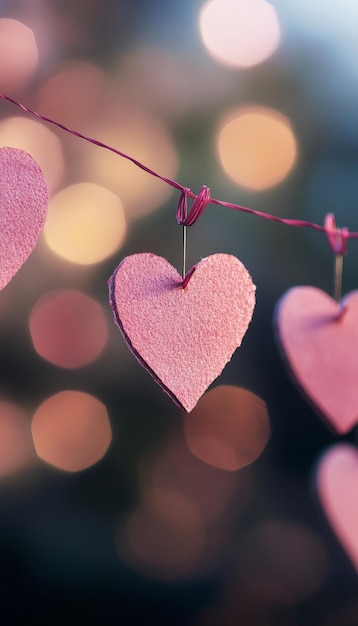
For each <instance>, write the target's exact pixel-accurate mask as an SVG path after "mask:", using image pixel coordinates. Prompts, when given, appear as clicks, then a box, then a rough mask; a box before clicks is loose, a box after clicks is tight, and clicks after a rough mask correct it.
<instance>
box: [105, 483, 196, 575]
mask: <svg viewBox="0 0 358 626" xmlns="http://www.w3.org/2000/svg"><path fill="white" fill-rule="evenodd" d="M117 545H118V551H119V554H120V556H122V557H123V558H124V559H125V560H126V561H128V563H129V564H130V565H131V566H132V567H133V568H135V569H136V570H138V571H141V572H143V573H144V574H146V575H148V576H150V577H153V578H156V579H159V580H175V579H177V578H182V577H183V576H186V575H187V574H188V573H190V571H191V570H192V569H193V567H194V566H195V565H196V563H197V561H198V559H199V557H200V556H201V554H202V552H203V549H204V546H205V527H204V525H203V522H202V519H201V516H200V513H199V511H198V509H197V507H196V506H195V504H194V503H193V502H192V501H190V500H189V499H188V498H187V497H186V496H184V495H183V494H181V493H179V492H176V491H173V490H158V491H157V492H156V494H155V498H152V500H151V502H150V505H148V504H147V505H145V506H142V507H139V508H138V509H136V510H135V511H134V512H133V513H132V514H131V515H130V516H129V518H128V520H127V524H126V528H125V533H124V536H122V535H121V533H119V532H118V535H117Z"/></svg>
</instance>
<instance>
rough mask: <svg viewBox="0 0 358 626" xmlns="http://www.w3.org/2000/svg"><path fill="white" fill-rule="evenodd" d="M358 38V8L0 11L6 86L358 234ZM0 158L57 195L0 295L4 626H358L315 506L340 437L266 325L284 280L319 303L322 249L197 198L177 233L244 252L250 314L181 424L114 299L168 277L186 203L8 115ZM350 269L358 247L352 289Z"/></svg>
mask: <svg viewBox="0 0 358 626" xmlns="http://www.w3.org/2000/svg"><path fill="white" fill-rule="evenodd" d="M357 27H358V5H357V3H356V2H355V1H354V0H341V1H340V2H339V3H338V2H336V1H334V0H315V2H310V1H309V0H300V2H287V1H284V0H272V1H271V2H266V1H265V0H181V2H165V1H164V0H151V1H148V0H106V1H105V2H101V1H100V0H76V1H73V0H0V91H1V92H3V93H5V94H7V95H8V96H11V97H13V98H15V99H17V100H19V101H20V102H22V103H24V104H26V105H27V106H30V107H32V108H33V109H35V110H36V111H38V112H40V113H42V114H43V115H46V116H49V117H51V118H54V119H55V120H57V121H59V122H61V123H63V124H65V125H67V126H70V127H71V128H74V129H76V130H78V131H80V132H81V133H84V134H87V135H90V136H92V137H95V138H96V139H98V140H100V141H103V142H106V143H109V144H110V145H112V146H114V147H116V148H117V149H119V150H121V151H123V152H126V153H128V154H129V155H131V156H133V157H135V158H136V159H138V160H140V161H142V162H143V163H144V164H145V165H147V166H149V167H151V168H152V169H154V170H155V171H157V172H159V173H160V174H161V175H163V176H165V177H169V178H172V179H173V178H174V179H175V180H178V181H179V182H180V183H181V184H183V185H185V186H187V187H190V188H191V189H192V190H193V191H194V192H197V191H198V190H199V189H200V187H201V186H202V185H203V184H206V185H208V186H209V187H210V188H211V192H212V196H214V197H215V198H219V199H221V200H225V201H229V202H235V203H238V204H242V205H246V206H249V207H251V208H253V209H257V210H261V211H266V212H268V213H272V214H275V215H278V216H284V217H292V218H297V219H305V220H310V221H314V222H318V223H321V224H323V221H324V217H325V215H326V214H327V213H328V212H334V213H335V216H336V221H337V224H338V225H339V226H344V225H346V226H348V227H349V228H350V230H352V231H357V230H358V216H357V211H356V207H357V197H358V177H357V165H358V124H357V113H356V111H357V106H358V75H357V68H358V38H357ZM0 146H13V147H17V148H21V149H23V150H26V151H27V152H29V153H30V154H31V155H32V156H33V157H34V158H35V159H36V160H37V161H38V163H39V164H40V165H41V167H42V169H43V172H44V174H45V177H46V180H47V183H48V186H49V189H50V193H51V201H50V206H49V216H48V220H47V223H46V225H45V229H44V232H43V234H42V236H41V239H40V241H39V243H38V245H37V247H36V250H35V251H34V252H33V254H32V255H31V257H30V258H29V260H28V261H27V262H26V263H25V265H24V266H23V267H22V269H21V270H20V271H19V272H18V274H17V275H16V276H15V277H14V278H13V280H12V281H11V282H10V284H9V285H8V286H7V287H6V288H5V289H4V290H3V291H2V292H1V293H0V339H1V351H0V571H1V585H0V622H1V624H4V625H10V624H24V625H28V624H36V625H38V624H46V625H48V626H50V625H52V624H53V625H57V624H58V625H60V624H61V625H62V624H99V625H106V624H121V625H122V624H123V625H127V624H142V625H143V626H147V625H152V624H153V625H154V624H155V625H157V624H158V625H168V626H169V625H172V624H173V625H175V626H176V625H178V626H182V625H188V626H236V625H239V624H240V626H310V625H312V626H355V625H356V624H358V593H357V576H356V571H355V569H354V567H353V565H352V564H351V562H350V560H349V558H348V555H347V554H346V553H345V551H344V550H343V548H342V546H341V545H340V543H339V541H338V540H337V539H336V537H335V535H334V533H333V530H332V529H331V527H330V525H329V523H328V522H327V520H326V518H325V516H324V514H323V512H322V510H321V508H320V506H319V502H318V499H317V496H316V491H315V467H316V464H317V461H318V460H319V458H320V456H321V455H322V454H323V453H324V452H325V450H326V449H327V448H328V447H329V446H330V445H332V444H335V443H337V442H338V441H339V440H338V438H337V437H335V436H334V435H333V434H332V433H331V432H330V430H329V429H328V427H327V426H326V425H325V424H324V423H323V422H322V421H321V420H320V418H319V417H318V416H317V415H316V413H315V412H314V411H313V410H312V409H311V408H310V406H309V405H308V403H307V402H305V400H304V399H303V398H302V397H301V396H300V394H299V393H298V391H297V390H296V388H295V386H294V385H293V383H292V382H291V380H290V379H289V376H288V375H287V372H286V370H285V367H284V365H283V363H282V361H281V359H280V357H279V354H278V350H277V347H276V345H275V339H274V333H273V330H272V318H273V314H274V309H275V306H276V303H277V301H278V300H279V298H280V297H281V296H282V295H283V294H284V293H285V291H286V290H287V289H289V288H290V287H293V286H296V285H314V286H317V287H319V288H320V289H323V290H325V291H328V292H329V293H332V267H333V259H332V253H331V251H330V249H329V247H328V244H327V241H326V239H325V237H324V235H322V234H321V233H317V232H315V231H310V230H305V229H298V228H290V227H287V226H283V225H280V224H275V223H272V222H269V221H267V220H263V219H259V218H257V217H253V216H250V215H246V214H241V213H237V212H235V211H232V210H230V209H225V208H221V207H218V206H211V205H210V206H209V207H208V208H207V210H206V211H205V213H204V215H203V216H202V217H201V218H200V220H199V221H198V222H197V223H196V224H195V225H194V226H193V227H192V228H191V229H189V232H188V267H190V266H191V265H193V264H194V263H196V262H197V261H198V260H200V259H201V258H202V257H205V256H208V255H210V254H214V253H216V252H225V253H230V254H233V255H235V256H238V257H239V258H240V260H241V261H242V262H243V263H244V264H245V266H246V267H247V269H248V271H249V272H250V274H251V275H252V277H253V280H254V282H255V284H256V285H257V305H256V309H255V313H254V317H253V320H252V323H251V325H250V328H249V330H248V332H247V335H246V336H245V338H244V340H243V344H242V347H241V348H240V349H239V350H238V351H237V352H236V353H235V355H234V357H233V359H232V361H231V362H230V364H229V365H228V366H227V367H226V368H225V370H224V372H223V374H222V376H221V377H220V378H219V379H218V380H216V381H215V382H214V383H213V385H212V387H211V389H210V390H209V391H208V393H207V394H205V395H204V396H203V398H202V399H201V400H200V401H199V403H198V405H197V407H196V408H195V409H194V411H193V412H192V413H191V414H189V415H186V414H184V413H183V412H181V411H180V410H179V409H177V408H176V407H175V405H174V404H173V403H172V402H171V400H170V399H169V398H168V397H167V396H166V395H165V394H163V392H162V391H161V389H160V388H159V387H158V386H157V385H156V384H155V383H154V382H153V381H152V379H151V377H150V376H149V375H148V374H147V373H146V372H145V371H144V370H143V369H142V368H141V367H140V366H139V364H138V363H137V361H136V360H135V358H134V357H133V355H132V354H131V353H130V352H129V351H128V349H127V348H126V346H125V344H124V341H123V339H122V337H121V334H120V332H119V331H118V329H117V328H116V327H115V326H114V323H113V315H112V311H111V308H110V306H109V304H108V287H107V281H108V278H109V277H110V275H111V274H112V273H113V271H114V269H115V268H116V266H117V265H118V264H119V262H120V261H121V259H122V258H123V257H124V256H126V255H130V254H134V253H138V252H153V253H155V254H157V255H160V256H164V257H166V258H167V259H168V260H169V262H170V263H172V264H173V265H174V266H175V267H177V268H178V270H180V267H181V254H182V250H181V245H182V244H181V240H182V239H181V237H182V233H181V229H180V227H179V226H178V225H177V224H176V220H175V211H176V206H177V202H178V199H179V193H178V192H176V191H175V190H173V189H172V188H171V187H169V186H167V185H165V184H164V183H162V182H161V181H159V180H156V179H154V178H152V177H151V176H149V175H148V174H146V173H145V172H143V171H141V170H139V169H138V168H136V167H135V166H134V165H133V164H131V163H129V162H127V161H125V160H123V159H121V158H120V157H119V156H116V155H114V154H112V153H109V152H107V151H105V150H103V149H101V148H98V147H96V146H94V145H91V144H88V143H86V142H84V141H82V140H80V139H78V138H75V137H73V136H71V135H69V134H67V133H64V132H63V131H60V130H58V129H56V128H55V127H53V126H50V125H49V124H46V123H43V122H41V121H39V120H37V119H35V118H33V117H31V116H30V115H28V114H25V113H23V112H21V111H19V110H18V109H17V108H16V107H14V106H13V105H11V104H9V103H7V102H5V101H0ZM357 262H358V246H357V245H356V244H355V242H354V241H352V242H351V243H350V245H349V254H348V256H347V258H346V259H345V267H344V276H343V291H344V292H348V291H350V290H352V289H355V288H356V286H357V285H356V270H355V268H356V266H357ZM344 439H345V440H347V441H350V442H351V443H353V444H356V443H357V434H356V433H355V432H354V431H353V432H352V433H350V434H349V435H347V436H346V437H345V438H344Z"/></svg>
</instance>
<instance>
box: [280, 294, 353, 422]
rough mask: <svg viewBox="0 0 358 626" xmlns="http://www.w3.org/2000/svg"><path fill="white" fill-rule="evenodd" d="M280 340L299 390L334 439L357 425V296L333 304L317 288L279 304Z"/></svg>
mask: <svg viewBox="0 0 358 626" xmlns="http://www.w3.org/2000/svg"><path fill="white" fill-rule="evenodd" d="M275 324H276V329H277V333H278V340H279V344H280V346H281V349H282V352H283V355H284V357H285V359H286V361H287V363H288V366H289V369H290V371H291V373H292V376H293V377H294V379H295V381H296V382H297V383H298V385H299V387H300V388H301V390H302V391H303V392H304V393H305V395H306V396H307V397H308V398H309V399H310V400H311V402H312V403H313V405H314V407H315V408H316V409H317V410H318V412H319V413H320V414H321V415H322V416H323V417H324V418H325V419H326V420H327V421H328V423H329V424H330V426H331V427H333V429H334V430H335V431H336V432H338V433H346V432H348V431H349V430H351V428H352V427H353V426H354V424H355V423H356V422H357V421H358V384H357V381H358V291H353V292H351V293H350V294H347V295H346V296H345V297H344V298H343V300H342V301H341V302H340V303H337V302H336V301H335V300H333V298H331V297H330V296H329V295H328V294H326V293H325V292H323V291H321V290H320V289H317V288H315V287H295V288H293V289H291V290H290V291H288V292H287V294H286V295H285V296H283V298H282V299H281V300H280V302H279V303H278V306H277V309H276V319H275Z"/></svg>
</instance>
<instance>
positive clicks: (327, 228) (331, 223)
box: [324, 213, 349, 255]
mask: <svg viewBox="0 0 358 626" xmlns="http://www.w3.org/2000/svg"><path fill="white" fill-rule="evenodd" d="M324 232H325V233H326V237H327V240H328V243H329V247H330V248H331V250H332V252H333V254H336V255H343V254H346V252H347V242H348V239H349V230H348V228H347V227H346V226H344V227H343V228H337V226H336V219H335V217H334V214H333V213H328V214H327V215H326V217H325V220H324Z"/></svg>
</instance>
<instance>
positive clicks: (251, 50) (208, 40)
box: [199, 0, 280, 67]
mask: <svg viewBox="0 0 358 626" xmlns="http://www.w3.org/2000/svg"><path fill="white" fill-rule="evenodd" d="M199 25H200V33H201V36H202V39H203V42H204V45H205V47H206V48H207V50H208V51H209V53H210V54H211V55H212V56H213V57H214V58H215V59H217V60H218V61H220V62H221V63H225V64H226V65H229V66H234V67H252V66H253V65H257V64H258V63H261V62H262V61H264V60H265V59H267V58H268V57H270V56H271V55H272V54H273V52H274V51H275V50H276V48H277V46H278V44H279V41H280V27H279V23H278V19H277V15H276V12H275V9H274V8H273V6H272V5H271V4H270V3H269V2H266V1H265V0H207V2H206V3H205V4H204V5H203V7H202V9H201V12H200V17H199Z"/></svg>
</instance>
